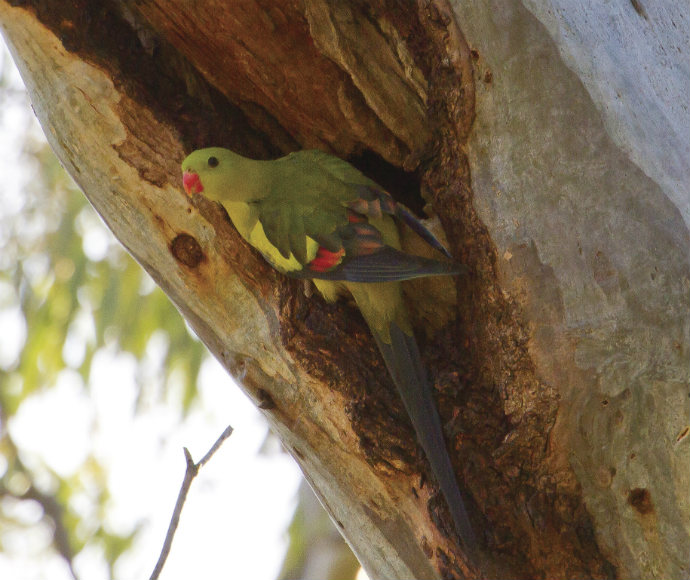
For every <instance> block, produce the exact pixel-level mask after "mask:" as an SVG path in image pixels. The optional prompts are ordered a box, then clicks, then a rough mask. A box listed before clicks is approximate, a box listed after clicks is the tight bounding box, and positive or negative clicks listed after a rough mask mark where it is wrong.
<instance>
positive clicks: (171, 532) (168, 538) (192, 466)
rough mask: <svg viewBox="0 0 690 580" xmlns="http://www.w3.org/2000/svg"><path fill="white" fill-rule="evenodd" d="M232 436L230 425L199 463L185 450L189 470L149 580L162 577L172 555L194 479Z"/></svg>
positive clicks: (156, 579)
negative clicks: (161, 574) (176, 534)
mask: <svg viewBox="0 0 690 580" xmlns="http://www.w3.org/2000/svg"><path fill="white" fill-rule="evenodd" d="M231 434H232V427H231V426H230V425H228V426H227V427H226V428H225V431H223V433H221V435H220V437H218V439H217V440H216V442H215V443H214V444H213V446H212V447H211V449H209V450H208V453H206V455H204V456H203V457H202V458H201V461H199V463H194V460H193V459H192V455H191V454H190V453H189V450H188V449H187V448H186V447H185V448H184V449H183V451H184V458H185V461H186V462H187V469H186V471H185V474H184V480H182V486H181V487H180V493H179V494H178V495H177V502H176V503H175V509H174V510H173V514H172V518H170V525H168V532H167V533H166V534H165V541H164V542H163V548H162V549H161V553H160V556H158V562H156V566H155V568H154V569H153V572H151V576H150V578H149V580H158V577H159V576H160V573H161V572H162V570H163V566H164V565H165V561H166V560H167V558H168V554H170V547H171V546H172V541H173V538H174V537H175V532H176V531H177V526H178V524H179V523H180V515H181V514H182V508H183V506H184V502H185V500H186V499H187V493H189V488H190V487H191V486H192V481H193V480H194V478H195V477H196V476H197V474H198V473H199V470H200V469H201V468H202V467H203V466H204V465H206V463H208V462H209V461H210V459H211V457H212V456H213V454H214V453H215V452H216V451H218V449H220V446H221V445H222V444H223V441H225V440H226V439H227V438H228V437H230V435H231Z"/></svg>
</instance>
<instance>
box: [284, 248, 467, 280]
mask: <svg viewBox="0 0 690 580" xmlns="http://www.w3.org/2000/svg"><path fill="white" fill-rule="evenodd" d="M320 253H321V252H320ZM329 259H330V256H328V255H327V254H325V252H324V253H322V255H321V256H320V255H318V254H317V257H316V258H315V259H314V260H313V261H312V262H311V263H310V264H308V265H307V267H306V268H304V269H303V270H299V271H293V272H288V275H289V276H292V277H295V278H316V279H319V280H333V281H341V282H400V281H402V280H412V279H413V278H422V277H425V276H444V275H445V276H447V275H454V274H460V273H462V272H463V271H464V269H465V268H464V266H462V265H458V264H452V263H446V262H439V261H438V260H430V259H429V258H423V257H421V256H413V255H411V254H406V253H405V252H401V251H400V250H396V249H395V248H391V247H390V246H383V247H382V248H381V249H380V250H377V251H375V252H372V253H371V254H365V255H362V256H357V257H355V258H350V259H348V257H347V255H345V256H344V257H343V258H342V260H339V262H340V263H339V264H337V265H336V266H335V267H333V268H332V269H331V270H326V271H319V270H315V269H313V268H312V267H310V266H311V264H313V262H314V261H321V262H323V263H328V260H329Z"/></svg>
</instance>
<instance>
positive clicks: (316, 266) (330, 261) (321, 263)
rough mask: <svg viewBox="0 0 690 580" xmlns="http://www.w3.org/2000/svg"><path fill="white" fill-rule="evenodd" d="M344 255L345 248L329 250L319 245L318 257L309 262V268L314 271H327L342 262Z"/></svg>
mask: <svg viewBox="0 0 690 580" xmlns="http://www.w3.org/2000/svg"><path fill="white" fill-rule="evenodd" d="M344 255H345V249H344V248H340V250H338V251H337V252H329V251H328V250H327V249H326V248H323V247H319V249H318V250H317V252H316V257H315V258H314V259H313V260H312V261H311V262H309V264H307V268H309V269H310V270H313V271H314V272H327V271H328V270H331V269H332V268H335V267H336V266H337V265H338V264H340V261H341V260H342V259H343V256H344Z"/></svg>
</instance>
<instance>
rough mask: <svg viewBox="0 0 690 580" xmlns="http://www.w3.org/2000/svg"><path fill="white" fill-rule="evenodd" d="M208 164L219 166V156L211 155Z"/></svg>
mask: <svg viewBox="0 0 690 580" xmlns="http://www.w3.org/2000/svg"><path fill="white" fill-rule="evenodd" d="M208 166H209V167H218V157H209V158H208Z"/></svg>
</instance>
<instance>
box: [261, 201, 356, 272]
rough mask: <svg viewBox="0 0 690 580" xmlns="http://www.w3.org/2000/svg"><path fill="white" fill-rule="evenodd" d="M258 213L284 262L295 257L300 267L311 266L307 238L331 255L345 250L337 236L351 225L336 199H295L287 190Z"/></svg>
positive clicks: (262, 204)
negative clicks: (341, 227) (340, 228)
mask: <svg viewBox="0 0 690 580" xmlns="http://www.w3.org/2000/svg"><path fill="white" fill-rule="evenodd" d="M257 209H258V218H259V222H261V225H262V226H263V230H264V233H265V235H266V238H267V239H268V241H269V242H270V243H271V244H273V245H274V246H275V247H276V248H277V250H278V251H279V252H280V254H281V255H282V256H283V257H285V258H289V257H290V254H292V255H293V256H294V257H295V258H296V259H297V261H298V262H299V263H300V264H302V265H306V264H308V263H309V261H310V259H311V258H313V256H309V252H308V244H307V241H308V240H307V238H308V237H309V238H311V239H312V240H314V241H316V242H317V243H318V244H319V246H321V247H323V248H325V249H326V250H329V251H332V252H338V251H340V250H341V249H342V247H343V244H342V241H341V239H340V237H339V236H338V235H337V233H336V232H337V230H338V228H339V227H340V226H342V225H345V224H347V223H348V210H347V208H346V207H345V206H344V205H343V204H342V203H341V202H340V201H339V200H337V199H330V198H329V197H328V196H322V197H317V196H316V195H314V194H313V193H311V192H308V193H306V194H304V195H293V194H292V192H291V191H290V190H285V191H279V192H276V193H275V194H274V195H271V196H270V197H269V198H267V199H264V200H262V201H261V202H259V203H258V204H257Z"/></svg>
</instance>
